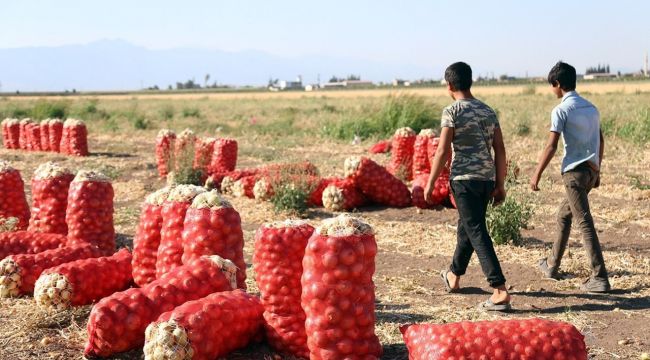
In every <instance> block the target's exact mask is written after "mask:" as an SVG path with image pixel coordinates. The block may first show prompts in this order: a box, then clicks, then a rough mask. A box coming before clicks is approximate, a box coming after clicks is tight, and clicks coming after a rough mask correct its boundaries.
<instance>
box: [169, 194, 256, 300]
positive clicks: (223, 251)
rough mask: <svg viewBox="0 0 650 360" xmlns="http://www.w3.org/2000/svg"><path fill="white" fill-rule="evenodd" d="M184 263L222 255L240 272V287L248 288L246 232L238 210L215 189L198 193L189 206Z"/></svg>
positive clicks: (183, 241) (238, 278) (238, 274)
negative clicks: (205, 256)
mask: <svg viewBox="0 0 650 360" xmlns="http://www.w3.org/2000/svg"><path fill="white" fill-rule="evenodd" d="M181 246H182V258H181V260H182V263H183V264H187V263H189V262H191V261H192V260H194V259H196V258H198V257H200V256H203V255H219V256H221V257H222V258H224V259H228V260H230V261H232V262H233V263H234V264H235V265H236V266H237V268H238V269H239V270H240V271H238V272H237V287H238V288H240V289H246V262H244V233H243V232H242V228H241V218H240V217H239V213H238V212H237V210H235V209H233V207H232V205H230V203H229V202H228V201H226V200H225V199H224V198H222V197H221V195H219V192H218V191H216V190H212V191H209V192H204V193H201V194H198V195H197V196H196V197H195V198H194V201H192V205H191V206H190V207H189V209H187V213H186V215H185V222H184V224H183V232H182V245H181Z"/></svg>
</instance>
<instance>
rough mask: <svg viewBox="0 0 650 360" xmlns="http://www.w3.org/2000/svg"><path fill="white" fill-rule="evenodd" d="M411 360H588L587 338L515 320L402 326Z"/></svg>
mask: <svg viewBox="0 0 650 360" xmlns="http://www.w3.org/2000/svg"><path fill="white" fill-rule="evenodd" d="M400 331H401V332H402V334H403V337H404V342H405V343H406V347H407V348H408V351H409V359H410V360H437V359H440V360H443V359H494V360H501V359H503V360H505V359H540V360H557V359H566V360H568V359H573V360H586V359H587V350H586V346H585V341H584V337H583V336H582V334H580V332H579V331H578V329H576V328H575V327H574V326H573V325H571V324H568V323H565V322H557V321H550V320H544V319H526V320H519V319H512V320H496V321H479V322H468V321H464V322H459V323H450V324H442V325H439V324H419V325H409V326H402V327H400Z"/></svg>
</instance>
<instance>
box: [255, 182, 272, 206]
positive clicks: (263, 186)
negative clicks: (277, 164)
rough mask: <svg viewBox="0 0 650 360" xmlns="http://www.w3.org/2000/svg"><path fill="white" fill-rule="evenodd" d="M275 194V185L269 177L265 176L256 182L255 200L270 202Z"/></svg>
mask: <svg viewBox="0 0 650 360" xmlns="http://www.w3.org/2000/svg"><path fill="white" fill-rule="evenodd" d="M274 194H275V190H274V187H273V183H272V182H271V180H270V179H269V178H268V177H266V176H263V177H260V178H259V179H258V180H257V181H255V185H254V186H253V197H254V198H255V200H260V201H267V200H270V199H271V198H272V197H273V195H274Z"/></svg>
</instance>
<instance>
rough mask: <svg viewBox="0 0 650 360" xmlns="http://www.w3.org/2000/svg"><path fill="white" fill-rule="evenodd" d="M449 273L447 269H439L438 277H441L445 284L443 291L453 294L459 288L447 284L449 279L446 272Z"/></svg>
mask: <svg viewBox="0 0 650 360" xmlns="http://www.w3.org/2000/svg"><path fill="white" fill-rule="evenodd" d="M448 273H449V270H441V271H440V278H441V279H442V282H443V283H444V284H445V291H447V293H449V294H453V293H456V292H458V290H459V289H454V288H452V287H451V285H450V284H449V279H448V278H447V274H448Z"/></svg>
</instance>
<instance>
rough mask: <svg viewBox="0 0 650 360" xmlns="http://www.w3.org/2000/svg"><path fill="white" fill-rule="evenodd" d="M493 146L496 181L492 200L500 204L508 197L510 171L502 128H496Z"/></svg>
mask: <svg viewBox="0 0 650 360" xmlns="http://www.w3.org/2000/svg"><path fill="white" fill-rule="evenodd" d="M492 148H493V149H494V164H495V167H496V183H495V187H494V191H492V200H493V201H494V204H495V205H498V204H499V203H501V202H502V201H503V200H505V198H506V188H505V181H506V173H507V171H508V169H507V166H508V165H507V164H506V146H505V145H504V143H503V134H502V133H501V128H496V129H495V130H494V140H493V141H492Z"/></svg>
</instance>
